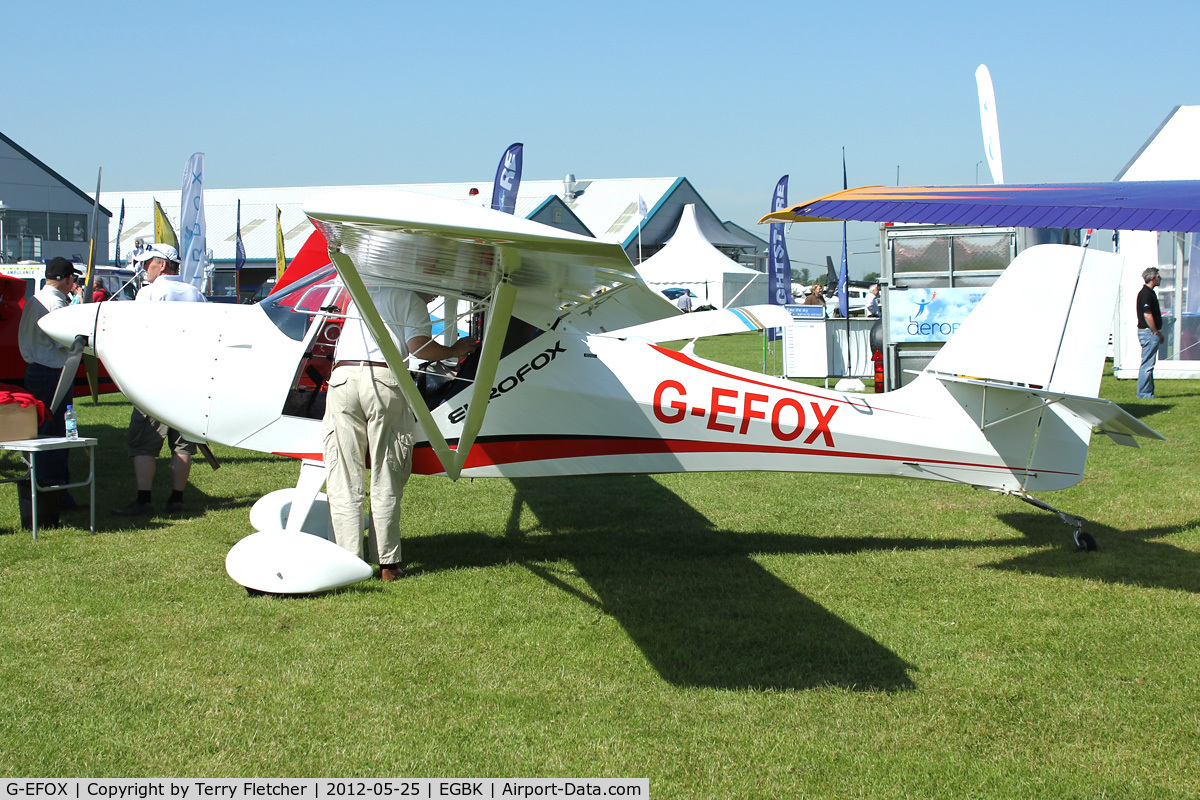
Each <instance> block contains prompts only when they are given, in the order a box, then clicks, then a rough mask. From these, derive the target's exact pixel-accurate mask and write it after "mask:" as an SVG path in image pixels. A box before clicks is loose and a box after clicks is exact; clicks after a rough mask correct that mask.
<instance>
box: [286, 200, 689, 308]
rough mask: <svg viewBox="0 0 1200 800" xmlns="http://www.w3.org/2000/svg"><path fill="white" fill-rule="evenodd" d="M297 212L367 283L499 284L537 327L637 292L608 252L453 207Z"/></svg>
mask: <svg viewBox="0 0 1200 800" xmlns="http://www.w3.org/2000/svg"><path fill="white" fill-rule="evenodd" d="M304 213H305V214H307V215H308V216H309V218H310V219H312V221H313V224H314V225H315V226H316V227H317V229H318V230H319V231H320V232H321V233H322V234H323V235H324V236H325V238H326V239H327V240H328V241H329V243H330V246H331V247H334V246H336V247H337V248H338V249H340V250H341V252H342V253H343V254H344V255H346V256H348V257H349V258H350V260H351V261H353V262H354V266H355V267H356V268H357V271H358V274H359V276H360V277H361V278H362V280H363V282H364V283H366V284H369V285H370V284H395V285H399V286H404V287H405V288H408V289H415V290H417V291H423V292H430V293H433V294H438V295H447V296H450V297H461V298H468V299H472V300H480V299H483V298H486V297H489V296H490V295H491V294H492V293H493V291H494V290H495V288H496V286H497V285H498V284H499V283H500V281H501V279H502V278H504V279H506V281H507V282H508V283H509V284H511V286H512V287H513V288H514V289H515V295H514V309H513V314H514V315H515V316H518V317H520V318H521V319H523V320H525V321H526V322H529V323H531V324H533V325H536V326H538V327H541V328H548V327H549V326H551V325H553V324H554V321H555V320H556V319H557V318H558V317H559V316H561V314H562V312H561V308H562V306H564V305H566V304H568V303H583V302H587V301H588V300H589V299H590V298H591V296H592V293H593V292H594V291H595V290H596V289H597V288H599V287H602V286H603V287H611V286H613V285H614V284H641V279H640V278H639V277H638V275H637V271H636V270H635V269H634V268H633V265H632V264H631V263H630V262H629V257H628V256H626V255H625V251H624V249H623V248H622V247H621V245H619V244H617V243H614V242H602V241H600V240H598V239H592V238H589V237H586V236H580V235H578V234H573V233H568V232H566V231H561V230H558V229H557V228H552V227H550V226H547V225H542V224H541V223H538V222H533V221H531V220H527V219H521V218H519V217H514V216H512V215H511V214H504V213H501V212H499V211H493V210H492V209H490V208H484V207H482V206H473V205H469V204H467V203H462V202H458V201H455V200H447V199H445V198H440V197H432V196H429V195H420V194H413V193H408V192H392V191H380V190H347V191H339V192H330V193H327V194H322V195H318V196H316V197H313V198H311V199H310V200H309V201H308V202H307V203H305V204H304ZM642 286H643V287H644V284H642ZM647 291H649V289H647ZM667 310H668V311H669V309H667Z"/></svg>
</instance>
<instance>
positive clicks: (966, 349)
mask: <svg viewBox="0 0 1200 800" xmlns="http://www.w3.org/2000/svg"><path fill="white" fill-rule="evenodd" d="M1123 263H1124V260H1123V259H1122V257H1121V256H1119V255H1116V254H1114V253H1105V252H1102V251H1097V250H1089V249H1087V248H1081V247H1070V246H1067V245H1041V246H1038V247H1031V248H1029V249H1028V250H1026V251H1025V252H1023V253H1021V255H1019V256H1018V257H1017V258H1016V260H1015V261H1013V262H1012V264H1010V265H1009V267H1008V269H1006V270H1005V272H1004V274H1003V275H1002V276H1001V277H1000V279H999V280H998V281H996V283H995V285H993V286H992V288H991V289H989V290H988V292H987V294H986V295H984V297H983V299H982V300H980V302H979V304H978V305H977V306H976V307H975V308H974V309H973V310H972V311H971V313H970V315H969V316H968V317H967V319H965V320H964V321H963V323H962V325H961V326H960V327H959V328H958V330H957V331H955V333H954V335H953V336H952V337H951V338H950V341H948V342H946V345H945V347H943V348H942V349H941V351H940V352H939V353H938V354H937V356H936V357H935V358H934V359H933V361H931V362H930V363H929V367H928V369H929V370H930V371H931V372H938V373H942V374H946V375H961V376H965V377H972V378H979V379H983V380H988V381H995V382H998V383H1010V384H1015V385H1019V386H1029V387H1032V388H1035V389H1046V390H1050V391H1059V392H1065V393H1068V394H1076V395H1084V396H1088V397H1095V396H1096V394H1097V392H1098V391H1099V389H1100V376H1101V372H1102V371H1103V365H1104V357H1105V354H1106V351H1107V347H1108V334H1109V331H1110V328H1111V325H1112V319H1113V312H1114V311H1115V309H1116V306H1117V288H1118V286H1119V283H1120V276H1121V268H1122V265H1123Z"/></svg>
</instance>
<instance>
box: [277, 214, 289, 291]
mask: <svg viewBox="0 0 1200 800" xmlns="http://www.w3.org/2000/svg"><path fill="white" fill-rule="evenodd" d="M282 215H283V212H282V211H280V210H279V206H275V280H277V281H278V280H281V279H282V278H283V271H284V270H285V269H287V256H286V255H284V252H283V225H282V224H281V223H280V217H281V216H282Z"/></svg>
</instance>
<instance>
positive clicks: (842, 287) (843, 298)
mask: <svg viewBox="0 0 1200 800" xmlns="http://www.w3.org/2000/svg"><path fill="white" fill-rule="evenodd" d="M848 188H850V186H849V182H848V181H847V180H846V148H844V147H843V148H842V189H848ZM847 255H848V253H847V252H846V223H845V221H844V220H843V222H842V269H841V271H840V272H838V284H837V293H838V310H839V311H841V312H842V318H843V319H847V320H848V319H850V296H849V293H850V264H849V261H848V260H847V258H846V256H847ZM846 324H847V325H849V324H850V323H849V322H847V323H846Z"/></svg>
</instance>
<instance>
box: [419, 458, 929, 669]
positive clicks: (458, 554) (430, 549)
mask: <svg viewBox="0 0 1200 800" xmlns="http://www.w3.org/2000/svg"><path fill="white" fill-rule="evenodd" d="M513 484H514V486H515V488H516V495H515V497H514V502H513V508H512V513H511V515H510V518H509V522H508V526H507V531H506V535H505V536H504V537H495V536H488V535H486V534H446V535H435V536H428V537H421V538H420V540H419V541H414V543H413V549H412V552H419V553H420V554H421V555H420V562H419V563H417V564H415V565H414V566H415V567H416V569H415V570H414V571H415V572H425V571H437V570H442V569H453V568H461V567H484V566H491V565H495V564H501V563H519V564H522V565H523V566H525V567H526V568H527V569H529V570H530V571H531V572H533V573H534V574H535V575H537V576H538V577H540V578H542V579H543V580H545V581H546V582H547V583H549V584H550V585H553V586H555V587H557V588H559V589H561V590H562V591H564V592H567V593H568V594H570V595H571V596H573V597H576V598H578V599H579V600H580V601H582V602H585V603H588V604H589V605H592V606H594V607H595V608H596V609H598V610H599V611H601V612H602V613H604V614H608V615H610V616H611V617H613V618H614V619H615V620H616V621H617V622H619V623H620V625H621V626H622V627H623V628H624V629H625V631H627V632H628V634H629V636H630V637H631V639H632V640H633V641H634V642H635V643H636V644H637V646H638V647H639V648H640V649H641V650H642V652H643V653H644V654H645V656H646V658H647V660H648V661H649V663H650V664H651V665H652V666H653V667H654V669H655V670H657V671H658V673H659V674H660V675H661V676H662V677H663V679H664V680H666V681H668V682H670V683H672V684H674V685H678V686H701V687H708V688H717V689H770V690H788V689H792V690H802V689H812V688H818V687H823V686H841V687H846V688H851V689H855V690H861V691H903V690H909V689H912V688H914V684H913V682H912V680H911V679H910V678H909V675H908V671H909V669H910V665H908V664H906V663H905V662H904V660H903V659H901V658H900V657H899V656H898V655H897V654H896V653H894V652H892V651H891V650H889V649H888V648H887V647H884V646H883V645H882V644H880V643H879V642H877V641H875V640H874V639H872V638H871V637H870V636H867V635H866V634H864V633H863V632H861V631H859V630H857V629H856V628H854V627H853V626H852V625H850V624H848V623H847V622H845V621H844V620H842V619H840V618H839V617H837V616H836V615H834V614H832V613H830V612H829V611H827V610H826V609H825V608H823V607H822V606H821V605H819V604H818V603H816V602H814V601H813V600H811V599H809V598H807V597H805V596H804V595H803V594H801V593H800V592H798V591H796V590H795V589H794V588H793V587H791V586H789V585H788V584H786V583H784V582H783V581H781V580H780V579H779V578H777V577H775V576H774V575H772V574H771V573H770V572H769V571H767V570H766V569H764V568H763V567H762V566H761V565H759V564H758V563H757V562H755V561H754V559H753V558H752V556H754V555H755V554H771V553H808V552H813V553H815V552H830V551H841V550H856V549H868V548H869V549H874V548H884V547H886V548H887V549H893V548H895V547H901V548H904V547H906V546H909V547H918V546H924V547H931V546H943V545H944V543H940V542H939V543H933V542H930V541H929V540H922V541H921V542H916V541H913V542H908V543H907V545H906V543H899V544H898V543H897V542H896V541H894V540H889V541H888V542H887V543H886V544H884V543H882V542H880V541H876V540H869V539H852V540H842V539H836V538H830V539H823V538H820V537H805V536H793V535H784V534H771V533H765V534H741V533H734V532H730V531H722V530H717V529H715V528H714V527H713V525H712V523H711V522H709V520H708V519H707V518H705V517H704V516H703V515H702V514H700V513H698V512H697V511H696V510H695V509H693V508H692V507H691V506H689V505H688V504H687V503H685V502H684V501H683V500H681V499H680V498H679V497H678V496H676V495H675V494H674V493H673V492H671V491H670V490H668V489H665V488H664V487H662V486H661V485H659V484H658V483H657V482H656V481H654V480H653V479H651V478H649V477H647V476H619V477H604V478H590V479H589V478H568V479H544V478H541V479H526V480H514V481H513ZM526 507H527V508H528V509H529V510H530V511H531V512H532V513H533V515H534V516H536V518H537V533H536V534H532V535H527V532H526V531H524V530H522V529H521V525H520V519H521V515H522V511H523V509H525V508H526ZM951 546H953V545H951ZM562 561H567V562H569V563H570V565H571V567H570V568H567V569H565V570H564V569H563V567H562V566H561V565H560V564H559V563H557V562H562ZM583 584H586V586H583ZM589 590H590V591H589Z"/></svg>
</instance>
